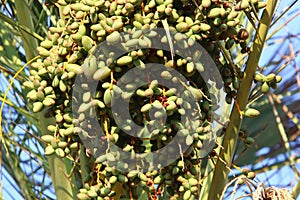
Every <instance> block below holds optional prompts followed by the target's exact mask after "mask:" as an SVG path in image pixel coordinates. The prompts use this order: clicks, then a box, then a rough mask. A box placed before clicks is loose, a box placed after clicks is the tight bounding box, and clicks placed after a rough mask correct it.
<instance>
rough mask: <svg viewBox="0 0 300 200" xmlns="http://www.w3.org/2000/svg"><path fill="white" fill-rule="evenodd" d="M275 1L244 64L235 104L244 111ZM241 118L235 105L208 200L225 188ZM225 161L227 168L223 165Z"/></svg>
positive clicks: (270, 5)
mask: <svg viewBox="0 0 300 200" xmlns="http://www.w3.org/2000/svg"><path fill="white" fill-rule="evenodd" d="M276 4H277V1H274V0H268V1H267V7H266V9H265V10H264V12H263V15H262V18H261V23H260V24H259V27H258V29H257V33H256V35H255V38H254V43H253V48H252V51H251V53H250V55H249V59H248V61H247V64H246V69H245V73H246V77H245V78H244V79H243V81H242V83H241V89H240V90H239V91H238V93H237V102H238V104H239V107H240V109H241V110H244V109H245V107H246V105H247V103H248V96H249V93H250V90H251V86H252V82H253V76H254V74H255V71H256V68H257V66H258V62H259V59H260V56H261V53H262V50H263V47H264V43H265V39H266V37H267V32H268V30H269V26H270V23H271V20H272V16H273V13H274V11H275V7H276ZM241 122H242V116H240V112H239V109H238V108H237V105H236V104H235V105H234V107H233V110H232V112H231V115H230V122H229V124H228V127H227V129H226V133H225V136H224V140H223V144H222V146H223V149H221V151H220V159H218V161H217V164H216V168H215V172H214V175H213V180H212V184H211V187H210V192H209V197H208V199H209V200H215V199H220V197H221V194H222V192H223V190H224V188H225V185H226V182H227V179H228V174H229V170H228V168H227V166H231V163H232V159H233V155H234V152H235V147H236V143H237V138H238V132H239V129H240V126H241ZM221 160H222V161H225V162H226V163H227V166H226V165H224V162H222V161H221Z"/></svg>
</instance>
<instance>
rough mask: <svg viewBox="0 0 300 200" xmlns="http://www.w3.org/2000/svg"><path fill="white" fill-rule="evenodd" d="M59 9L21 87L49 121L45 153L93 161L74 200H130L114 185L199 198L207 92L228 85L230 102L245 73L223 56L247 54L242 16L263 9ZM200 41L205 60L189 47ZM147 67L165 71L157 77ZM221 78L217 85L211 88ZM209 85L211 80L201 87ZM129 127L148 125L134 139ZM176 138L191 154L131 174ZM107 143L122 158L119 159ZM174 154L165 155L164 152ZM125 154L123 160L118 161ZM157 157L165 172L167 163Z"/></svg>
mask: <svg viewBox="0 0 300 200" xmlns="http://www.w3.org/2000/svg"><path fill="white" fill-rule="evenodd" d="M56 5H57V6H58V7H60V10H61V11H62V13H61V14H62V16H61V19H59V20H58V23H57V25H56V26H53V27H50V28H49V32H48V35H47V38H46V39H45V40H44V41H42V42H41V43H40V46H39V47H38V52H39V55H40V56H41V58H40V59H38V60H37V61H36V62H34V63H33V64H32V65H31V68H30V77H29V79H30V81H27V82H25V83H24V85H25V86H26V87H27V88H29V89H30V92H29V93H28V95H27V97H28V99H29V100H30V101H31V102H32V103H33V112H40V111H42V110H44V111H45V115H46V117H54V118H55V122H56V123H55V124H51V125H49V126H48V127H47V129H48V130H49V132H50V133H51V134H47V135H43V136H42V139H43V140H44V141H45V142H46V144H47V145H46V149H45V153H46V155H52V154H56V155H57V156H59V157H65V156H67V155H70V156H75V155H76V154H77V151H78V149H79V147H80V145H83V144H84V146H85V147H86V154H88V155H93V156H94V157H95V160H93V162H94V164H91V166H90V174H89V177H86V180H85V182H86V184H85V185H81V186H80V185H79V186H78V187H79V188H81V189H80V190H79V193H78V195H77V197H78V199H93V198H96V199H109V198H111V197H114V196H116V195H117V196H118V195H119V196H120V195H121V196H122V195H124V196H126V194H123V193H122V194H120V193H119V191H117V189H114V188H117V187H118V188H119V189H118V190H120V186H119V185H121V188H123V189H121V190H124V191H126V190H128V191H135V192H133V195H139V193H140V191H141V190H142V191H146V193H147V195H148V197H149V198H152V199H158V198H160V197H165V198H166V199H185V200H187V199H195V198H197V193H198V190H199V188H200V187H201V186H200V181H201V180H200V179H201V177H199V176H200V174H201V173H200V170H201V167H200V166H199V155H198V152H199V151H201V150H203V142H204V141H205V140H206V139H207V138H208V135H209V133H210V132H211V131H212V130H211V129H212V127H211V121H212V118H213V117H212V116H214V111H215V110H216V109H218V106H217V103H216V102H218V101H221V100H220V99H218V97H216V94H214V93H213V92H211V91H216V90H217V89H220V88H222V87H223V86H224V88H225V89H224V91H225V92H226V93H227V96H226V101H227V102H228V103H231V100H232V98H233V97H234V96H235V93H236V90H238V89H239V82H240V79H241V78H242V75H243V73H242V70H241V67H240V66H238V65H235V64H234V63H232V61H228V60H226V59H224V58H223V56H222V50H230V49H231V48H232V47H233V46H235V44H239V45H240V48H241V52H242V53H247V52H248V51H249V49H248V48H247V44H246V40H247V39H248V36H249V34H248V32H247V31H246V30H245V29H244V28H243V26H242V24H240V22H239V17H240V15H241V14H242V13H244V12H246V13H250V12H257V11H258V10H259V9H261V8H263V7H264V6H265V3H263V2H260V1H258V0H240V1H221V0H202V1H201V0H195V1H186V0H167V1H163V0H148V1H141V0H58V1H57V3H56ZM199 44H201V45H202V46H203V47H204V48H205V50H206V51H207V52H208V53H209V55H208V54H207V53H206V52H205V51H204V49H202V50H201V49H199V48H195V46H197V45H199ZM222 47H223V48H222ZM209 60H210V61H212V62H213V63H215V65H216V66H217V68H216V69H217V70H213V68H212V67H210V66H209V65H208V64H207V62H208V61H209ZM147 63H156V64H157V65H158V64H161V66H162V67H161V70H160V69H156V68H155V66H150V67H149V66H148V65H147ZM157 65H156V66H157ZM163 66H164V67H165V68H164V67H163ZM134 68H137V69H139V70H135V71H134V70H133V69H134ZM154 69H156V70H154ZM171 69H174V70H175V71H177V72H179V73H180V74H181V76H182V77H181V76H179V75H177V74H176V73H175V72H174V71H172V70H171ZM130 70H133V71H130ZM129 72H130V73H129ZM156 72H157V73H156ZM125 74H126V76H124V75H125ZM218 74H221V76H220V80H221V82H218V81H216V80H217V78H215V77H218ZM124 77H125V78H124ZM78 80H79V81H78ZM208 80H215V83H214V84H212V86H207V82H208ZM222 80H223V81H222ZM76 81H77V82H76ZM140 83H143V84H142V85H141V84H140ZM117 100H118V101H117ZM120 102H121V103H120ZM214 102H215V103H214ZM120 106H124V109H125V108H126V109H128V113H127V118H124V116H119V115H118V114H119V113H118V112H117V111H119V110H122V108H120ZM127 107H128V108H127ZM114 109H117V110H116V111H114ZM116 113H117V114H116ZM121 114H123V113H121ZM128 116H129V117H128ZM93 120H96V122H97V124H98V125H99V127H97V126H95V127H94V126H93V125H94V124H93V123H94V121H93ZM135 126H138V127H144V128H142V129H139V131H138V132H137V133H135V134H136V135H132V132H135V131H136V130H137V129H135V128H134V127H135ZM187 127H193V128H190V129H188V128H187ZM100 129H101V130H102V132H101V131H100V132H101V133H103V134H102V135H100V136H99V130H100ZM128 133H130V134H128ZM176 135H178V138H177V139H176V140H177V142H178V143H179V144H182V145H186V146H188V147H190V148H187V149H185V150H186V151H183V152H182V151H180V152H179V156H178V157H177V158H176V159H174V160H173V161H172V159H171V160H170V162H169V163H168V165H167V166H164V167H162V168H159V169H156V168H155V167H154V166H153V165H151V164H153V162H156V161H155V157H152V158H151V159H150V158H148V160H147V163H146V164H145V163H144V164H145V165H146V166H147V168H143V169H147V170H139V167H137V169H132V168H133V167H136V166H137V165H139V164H140V165H142V164H143V163H138V164H137V162H135V163H134V166H132V162H130V161H132V160H138V158H139V157H143V155H148V154H147V153H149V152H154V151H157V150H159V149H162V148H163V147H164V146H166V145H168V144H170V143H171V142H172V140H174V138H175V137H176ZM95 138H96V139H95ZM107 141H108V142H107ZM112 144H114V145H116V146H118V147H119V148H120V149H121V150H122V152H123V153H124V152H127V153H128V154H126V153H124V154H120V153H119V150H118V149H117V150H116V149H113V148H111V145H112ZM177 146H178V144H177ZM103 149H104V150H105V151H103ZM106 150H107V151H106ZM108 150H110V152H109V151H108ZM180 150H181V149H180ZM210 150H211V149H210ZM176 151H178V150H176V149H175V150H174V149H172V148H168V151H167V152H165V153H168V154H169V155H172V154H176V153H178V152H176ZM103 152H106V153H103ZM174 152H175V153H174ZM142 153H146V154H142ZM207 153H209V152H207ZM122 156H124V157H123V160H128V163H127V162H120V163H121V164H120V163H119V164H118V159H120V157H122ZM165 159H167V158H165ZM157 160H158V161H157V163H156V164H157V165H158V166H162V163H163V161H164V158H163V157H161V158H158V159H157ZM159 164H160V165H159ZM121 165H122V166H121ZM95 166H97V167H95ZM115 166H117V167H115ZM151 167H152V168H151ZM118 169H122V170H118ZM126 169H127V171H126ZM195 177H198V178H195ZM128 187H129V188H128ZM131 195H132V194H131ZM133 198H134V199H136V198H137V196H134V197H133Z"/></svg>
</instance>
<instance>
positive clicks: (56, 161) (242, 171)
mask: <svg viewBox="0 0 300 200" xmlns="http://www.w3.org/2000/svg"><path fill="white" fill-rule="evenodd" d="M65 1H66V2H72V1H71V0H68V1H67V0H65ZM242 1H243V0H242ZM201 2H202V1H191V2H190V3H191V4H194V3H201ZM57 5H58V3H57V1H56V0H48V1H44V0H36V1H30V0H15V1H12V0H2V1H1V4H0V10H1V12H0V19H1V20H0V72H1V73H0V82H1V84H0V102H1V103H2V104H1V117H0V121H1V126H0V138H1V151H0V154H1V158H0V169H1V171H0V174H1V180H0V184H1V185H0V198H4V197H5V198H11V199H76V195H78V192H79V189H80V188H82V187H84V176H85V175H87V173H88V172H87V168H93V164H90V165H89V163H88V162H89V160H88V159H87V156H86V151H85V150H84V148H80V149H79V153H78V157H75V159H72V158H71V157H65V158H60V157H58V156H54V155H53V156H45V153H44V148H45V147H46V143H45V141H43V140H42V139H41V137H42V136H43V135H45V134H46V133H47V132H48V130H47V126H48V125H49V124H51V123H52V121H53V120H55V119H52V118H45V115H44V113H38V114H36V113H33V112H32V104H31V103H30V102H29V101H28V98H27V93H28V92H29V90H28V88H26V87H24V86H23V83H24V82H25V81H27V80H28V79H29V73H30V68H29V67H28V66H29V65H30V64H31V63H32V62H34V61H35V60H36V56H37V55H38V52H37V47H38V46H39V44H40V42H42V41H44V38H45V37H46V36H47V32H48V28H49V27H50V26H56V24H57V23H58V20H59V19H62V18H64V15H63V14H62V8H61V7H59V6H57ZM297 5H298V7H299V2H298V1H297V0H293V1H287V2H284V1H279V2H277V1H273V0H268V1H267V2H266V7H265V9H263V10H262V11H261V12H257V13H255V14H254V15H249V14H247V12H244V13H243V14H241V15H240V24H241V25H242V26H244V27H245V29H247V31H248V33H249V36H250V37H249V39H248V41H247V42H248V43H249V44H250V49H251V51H250V52H249V53H247V54H242V53H240V52H239V51H238V50H237V49H238V46H237V47H233V48H231V51H230V56H232V58H233V59H234V60H235V63H238V64H239V65H240V66H243V69H244V71H245V77H244V78H243V80H242V82H241V86H240V88H239V89H238V92H237V96H236V99H235V101H234V102H233V103H232V109H231V110H229V111H228V112H229V113H228V114H230V116H229V118H228V124H227V128H226V130H225V129H224V132H225V133H224V135H223V136H222V137H220V138H219V139H218V141H217V142H218V144H219V147H218V148H216V149H215V152H214V154H210V155H209V156H208V157H206V158H204V159H203V161H202V169H203V170H202V171H203V174H204V176H203V177H205V178H203V179H202V180H201V185H202V186H203V185H205V187H199V188H200V189H199V191H198V192H199V197H201V198H200V199H211V200H213V199H219V198H221V196H222V197H224V198H229V197H230V196H243V195H245V196H247V195H250V196H251V195H252V197H253V199H255V198H258V197H261V196H263V195H265V197H267V195H269V196H268V197H271V195H274V193H276V192H279V193H280V192H282V191H283V190H282V189H281V188H287V189H288V190H289V192H290V194H291V195H292V196H293V197H294V198H297V197H299V193H300V179H299V175H300V174H299V169H300V166H299V162H300V157H299V155H298V154H299V152H298V150H297V149H298V148H299V145H300V143H299V137H298V136H299V134H300V130H299V128H300V122H299V117H300V115H299V113H300V107H299V101H300V95H299V91H300V75H299V66H298V61H299V59H298V54H299V52H300V49H299V33H300V29H299V27H297V23H296V22H297V21H298V20H299V14H300V10H299V9H298V7H297ZM270 73H274V74H276V75H281V76H282V81H281V82H280V83H279V84H278V85H277V88H276V89H271V90H270V91H268V92H264V93H263V92H262V88H261V87H262V84H261V83H260V82H257V81H254V80H253V77H254V75H255V74H264V75H266V76H267V75H268V74H270ZM274 88H275V86H274ZM246 107H251V108H255V109H256V110H259V111H260V116H259V117H258V118H244V119H243V117H241V112H243V111H244V110H245V108H246ZM79 160H80V161H79ZM246 169H247V170H246ZM280 173H281V174H283V178H284V177H285V176H286V179H288V181H282V180H281V178H273V176H274V174H277V175H278V174H280ZM286 173H288V174H289V176H287V175H286ZM254 174H256V178H254V177H253V176H254ZM247 176H248V177H247ZM251 176H252V177H251ZM275 176H276V175H275ZM253 178H254V180H252V179H253ZM242 182H243V183H244V184H242V185H238V183H242ZM271 186H276V187H277V188H275V189H274V188H273V189H272V188H271ZM116 188H117V190H119V191H121V192H119V193H122V194H119V193H118V192H117V196H118V195H123V196H126V197H127V198H128V199H133V198H132V194H131V193H132V191H131V192H126V191H125V190H123V189H122V186H117V187H116ZM260 188H262V190H263V192H259V191H258V190H259V189H260ZM133 192H135V193H137V194H134V196H136V195H137V196H138V195H140V196H141V199H143V198H144V199H147V198H148V196H147V194H146V193H145V192H144V191H143V190H142V189H141V190H139V191H138V190H137V191H133ZM272 192H273V193H272ZM127 193H128V194H127ZM271 193H272V194H271ZM282 193H283V192H282ZM277 195H279V194H277ZM282 195H286V199H288V198H290V197H288V195H287V194H286V193H283V194H282ZM77 197H78V196H77ZM167 198H168V197H167ZM116 199H117V197H116Z"/></svg>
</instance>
